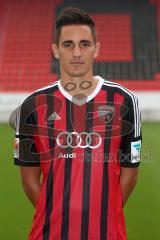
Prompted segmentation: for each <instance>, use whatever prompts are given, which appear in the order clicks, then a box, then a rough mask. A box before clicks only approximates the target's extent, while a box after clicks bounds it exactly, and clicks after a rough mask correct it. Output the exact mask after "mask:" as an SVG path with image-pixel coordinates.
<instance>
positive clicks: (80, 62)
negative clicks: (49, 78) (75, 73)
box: [70, 61, 84, 64]
mask: <svg viewBox="0 0 160 240" xmlns="http://www.w3.org/2000/svg"><path fill="white" fill-rule="evenodd" d="M70 64H84V62H82V61H73V62H71V63H70Z"/></svg>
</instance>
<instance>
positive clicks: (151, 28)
mask: <svg viewBox="0 0 160 240" xmlns="http://www.w3.org/2000/svg"><path fill="white" fill-rule="evenodd" d="M67 6H74V7H78V8H81V9H83V10H85V11H87V12H88V13H89V14H90V15H91V16H92V17H93V19H94V20H95V22H96V25H97V30H98V40H99V41H100V42H101V51H100V55H99V57H98V58H97V60H96V62H95V65H94V73H95V75H101V76H102V77H104V78H105V79H107V80H109V81H113V82H118V83H120V84H122V85H123V86H125V87H127V88H128V89H130V90H132V91H133V92H134V93H136V95H137V96H138V97H139V102H140V107H141V111H142V130H143V150H142V161H141V166H140V173H139V180H138V183H137V187H136V189H135V191H134V193H133V194H132V196H131V197H130V199H129V200H128V203H127V205H126V207H125V217H126V223H127V232H128V240H142V239H145V240H150V239H153V240H159V239H160V230H159V226H160V190H159V184H160V174H159V172H160V160H159V155H160V154H159V135H160V1H159V0H139V1H137V0H101V1H98V0H92V1H86V0H81V1H76V0H45V1H44V0H0V189H1V194H0V239H5V240H11V239H12V240H17V239H21V240H22V239H23V240H25V239H27V235H28V231H29V230H30V227H31V223H32V216H33V213H34V209H33V208H32V206H31V204H30V202H29V201H28V200H27V198H26V197H25V195H24V193H23V190H22V187H21V182H20V176H19V169H18V167H14V166H13V149H12V148H13V142H14V131H13V130H12V129H11V128H10V127H9V125H8V118H9V116H10V114H11V112H12V111H13V110H14V109H15V108H16V107H17V106H18V105H20V104H21V102H22V101H23V100H24V98H25V97H26V96H27V95H29V94H30V93H31V92H33V91H35V90H36V89H38V88H41V87H44V86H46V85H49V84H50V83H52V82H54V81H55V80H57V79H58V77H59V65H58V62H57V61H56V60H55V59H54V58H53V56H52V51H51V44H52V42H53V41H54V24H55V19H56V16H57V14H58V13H59V12H60V11H61V10H62V9H63V8H65V7H67ZM73 240H74V239H73Z"/></svg>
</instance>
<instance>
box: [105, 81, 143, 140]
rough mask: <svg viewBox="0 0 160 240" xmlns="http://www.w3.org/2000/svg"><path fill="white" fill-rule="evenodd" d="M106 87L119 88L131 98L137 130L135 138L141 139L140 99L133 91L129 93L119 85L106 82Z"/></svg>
mask: <svg viewBox="0 0 160 240" xmlns="http://www.w3.org/2000/svg"><path fill="white" fill-rule="evenodd" d="M104 85H106V86H111V87H118V88H120V89H121V90H122V91H124V92H125V93H127V94H128V95H129V96H130V97H131V99H132V102H133V108H134V129H135V131H134V137H139V136H140V131H141V121H140V110H139V106H138V98H137V97H136V96H135V95H134V94H133V93H132V92H131V91H129V90H128V89H127V88H125V87H123V86H122V85H120V84H118V83H113V82H110V81H106V80H105V81H104Z"/></svg>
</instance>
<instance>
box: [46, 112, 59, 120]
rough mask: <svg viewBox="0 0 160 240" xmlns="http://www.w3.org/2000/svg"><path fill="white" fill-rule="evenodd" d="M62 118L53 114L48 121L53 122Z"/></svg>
mask: <svg viewBox="0 0 160 240" xmlns="http://www.w3.org/2000/svg"><path fill="white" fill-rule="evenodd" d="M60 119H61V117H60V116H59V115H58V113H56V112H53V113H52V114H51V116H49V118H48V121H53V120H60Z"/></svg>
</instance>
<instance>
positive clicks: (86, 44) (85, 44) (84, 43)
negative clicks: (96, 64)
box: [81, 42, 91, 47]
mask: <svg viewBox="0 0 160 240" xmlns="http://www.w3.org/2000/svg"><path fill="white" fill-rule="evenodd" d="M90 45H91V44H90V43H89V42H82V43H81V46H82V47H89V46H90Z"/></svg>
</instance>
